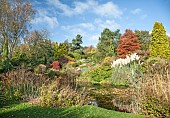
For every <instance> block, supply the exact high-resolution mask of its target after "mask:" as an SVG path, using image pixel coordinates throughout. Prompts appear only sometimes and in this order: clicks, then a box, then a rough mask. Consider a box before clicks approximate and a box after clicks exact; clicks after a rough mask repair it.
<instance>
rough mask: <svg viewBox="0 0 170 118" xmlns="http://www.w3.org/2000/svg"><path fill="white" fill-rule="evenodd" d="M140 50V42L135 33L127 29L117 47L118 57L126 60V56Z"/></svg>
mask: <svg viewBox="0 0 170 118" xmlns="http://www.w3.org/2000/svg"><path fill="white" fill-rule="evenodd" d="M139 49H140V45H139V40H138V38H137V36H136V34H135V33H133V32H132V31H131V30H129V29H127V30H126V31H125V33H124V34H123V35H122V36H121V37H120V39H119V44H118V47H117V51H118V56H119V57H120V58H125V57H126V55H128V54H131V53H133V52H135V51H137V50H139Z"/></svg>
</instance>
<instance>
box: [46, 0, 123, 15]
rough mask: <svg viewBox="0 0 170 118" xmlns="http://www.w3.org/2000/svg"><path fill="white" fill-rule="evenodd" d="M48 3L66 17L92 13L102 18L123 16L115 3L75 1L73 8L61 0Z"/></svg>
mask: <svg viewBox="0 0 170 118" xmlns="http://www.w3.org/2000/svg"><path fill="white" fill-rule="evenodd" d="M47 2H48V4H49V5H53V6H54V7H55V8H57V9H60V10H61V11H62V13H63V14H64V15H66V16H72V15H77V14H82V13H84V12H91V13H95V14H97V15H101V16H113V17H114V18H118V17H120V16H121V15H122V14H123V13H122V11H121V10H120V9H119V7H118V6H117V5H116V4H114V3H113V2H107V3H104V4H99V2H98V1H95V0H87V1H86V2H80V1H75V2H74V3H73V7H70V6H69V5H67V4H64V3H62V2H61V1H60V0H47Z"/></svg>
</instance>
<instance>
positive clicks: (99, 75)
mask: <svg viewBox="0 0 170 118" xmlns="http://www.w3.org/2000/svg"><path fill="white" fill-rule="evenodd" d="M86 76H88V77H89V78H90V79H91V80H92V81H94V82H101V81H103V80H110V79H111V76H112V69H111V66H97V67H95V68H93V69H91V70H89V71H87V72H86Z"/></svg>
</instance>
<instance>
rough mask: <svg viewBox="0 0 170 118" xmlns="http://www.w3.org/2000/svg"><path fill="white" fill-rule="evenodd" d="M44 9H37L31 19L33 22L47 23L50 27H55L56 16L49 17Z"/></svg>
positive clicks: (56, 23) (56, 22)
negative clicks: (35, 15) (36, 12)
mask: <svg viewBox="0 0 170 118" xmlns="http://www.w3.org/2000/svg"><path fill="white" fill-rule="evenodd" d="M47 14H49V12H47V11H46V10H43V9H39V11H38V14H37V17H36V18H35V19H34V20H33V21H32V23H33V24H47V26H49V27H50V28H52V29H53V28H54V27H56V26H57V25H58V24H59V23H58V20H57V18H56V17H50V16H48V15H47Z"/></svg>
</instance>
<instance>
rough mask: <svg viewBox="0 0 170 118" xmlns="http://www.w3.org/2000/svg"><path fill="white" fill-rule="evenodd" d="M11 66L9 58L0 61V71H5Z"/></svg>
mask: <svg viewBox="0 0 170 118" xmlns="http://www.w3.org/2000/svg"><path fill="white" fill-rule="evenodd" d="M12 68H13V65H12V64H11V62H10V60H9V59H6V60H4V61H1V62H0V73H2V72H7V71H9V70H11V69H12Z"/></svg>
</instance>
